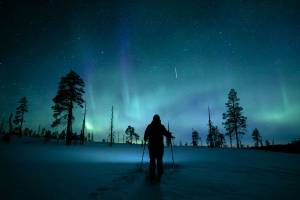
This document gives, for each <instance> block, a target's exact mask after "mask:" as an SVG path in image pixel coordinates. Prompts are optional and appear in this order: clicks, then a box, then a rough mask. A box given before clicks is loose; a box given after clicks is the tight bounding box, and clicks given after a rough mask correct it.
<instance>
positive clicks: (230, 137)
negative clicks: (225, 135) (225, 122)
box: [229, 135, 232, 148]
mask: <svg viewBox="0 0 300 200" xmlns="http://www.w3.org/2000/svg"><path fill="white" fill-rule="evenodd" d="M229 139H230V148H232V135H230V136H229Z"/></svg>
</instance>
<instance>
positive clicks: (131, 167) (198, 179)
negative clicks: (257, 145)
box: [0, 139, 300, 200]
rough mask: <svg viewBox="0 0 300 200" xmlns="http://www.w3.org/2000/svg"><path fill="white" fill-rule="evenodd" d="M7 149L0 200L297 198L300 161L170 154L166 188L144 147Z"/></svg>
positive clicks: (223, 152)
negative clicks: (150, 171)
mask: <svg viewBox="0 0 300 200" xmlns="http://www.w3.org/2000/svg"><path fill="white" fill-rule="evenodd" d="M29 141H30V142H27V143H24V139H22V141H20V140H19V141H17V142H16V141H15V142H13V143H12V144H8V145H7V144H2V143H1V144H0V162H1V164H0V199H3V200H6V199H41V200H47V199H72V200H75V199H81V200H83V199H155V200H158V199H297V198H296V197H297V196H298V194H299V188H300V155H295V154H285V153H274V152H263V151H255V150H236V149H206V148H192V147H175V148H174V156H175V166H172V164H171V151H170V149H169V148H165V157H164V161H165V174H164V176H163V178H162V181H161V183H160V184H153V185H151V184H150V183H148V182H147V181H146V174H147V167H148V151H146V153H145V161H146V162H145V164H144V165H143V170H140V169H139V165H140V162H141V156H142V150H143V149H142V147H141V146H140V145H139V146H137V145H131V146H130V145H114V146H113V147H112V148H110V147H108V146H107V145H106V144H96V143H94V144H87V145H83V146H80V145H73V146H64V145H62V144H61V145H56V144H55V143H47V144H43V142H41V141H39V140H37V141H31V140H29Z"/></svg>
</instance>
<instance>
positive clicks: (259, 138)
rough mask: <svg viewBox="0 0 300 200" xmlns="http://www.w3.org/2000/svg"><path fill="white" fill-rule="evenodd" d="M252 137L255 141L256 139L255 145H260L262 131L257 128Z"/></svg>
mask: <svg viewBox="0 0 300 200" xmlns="http://www.w3.org/2000/svg"><path fill="white" fill-rule="evenodd" d="M252 138H253V141H254V146H255V147H258V146H259V143H260V141H261V136H260V133H259V131H258V129H257V128H255V129H254V130H253V132H252Z"/></svg>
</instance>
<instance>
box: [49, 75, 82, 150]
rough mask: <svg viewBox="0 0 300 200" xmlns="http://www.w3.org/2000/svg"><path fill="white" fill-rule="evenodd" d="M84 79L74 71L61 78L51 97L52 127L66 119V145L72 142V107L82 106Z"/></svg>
mask: <svg viewBox="0 0 300 200" xmlns="http://www.w3.org/2000/svg"><path fill="white" fill-rule="evenodd" d="M83 94H84V81H83V80H82V79H81V78H80V76H79V75H78V74H76V73H75V72H74V71H72V70H71V71H70V72H69V73H68V74H67V75H66V76H64V77H62V78H61V81H60V83H59V87H58V92H57V95H56V96H55V97H54V98H53V102H54V105H53V106H52V109H53V117H54V121H53V123H52V127H57V126H58V125H61V124H63V123H65V120H66V121H67V122H66V123H67V135H66V145H70V144H71V143H72V122H73V120H74V116H73V109H74V106H75V105H77V106H79V107H81V108H83V103H84V100H83V97H82V96H83Z"/></svg>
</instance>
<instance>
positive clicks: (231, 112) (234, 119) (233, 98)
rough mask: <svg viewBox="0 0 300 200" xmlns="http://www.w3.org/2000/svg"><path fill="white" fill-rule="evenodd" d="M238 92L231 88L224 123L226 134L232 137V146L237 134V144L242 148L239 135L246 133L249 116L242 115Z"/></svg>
mask: <svg viewBox="0 0 300 200" xmlns="http://www.w3.org/2000/svg"><path fill="white" fill-rule="evenodd" d="M239 100H240V99H239V98H238V97H237V92H236V91H235V90H234V89H231V90H230V91H229V94H228V101H227V103H226V104H225V105H226V107H227V111H226V112H225V113H223V120H225V121H224V122H223V125H224V127H225V130H226V135H228V136H229V138H230V146H231V147H232V136H233V134H235V137H236V146H237V148H240V142H239V135H240V134H245V130H246V120H247V118H246V117H245V116H243V115H242V110H243V108H242V107H241V106H240V105H239Z"/></svg>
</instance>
